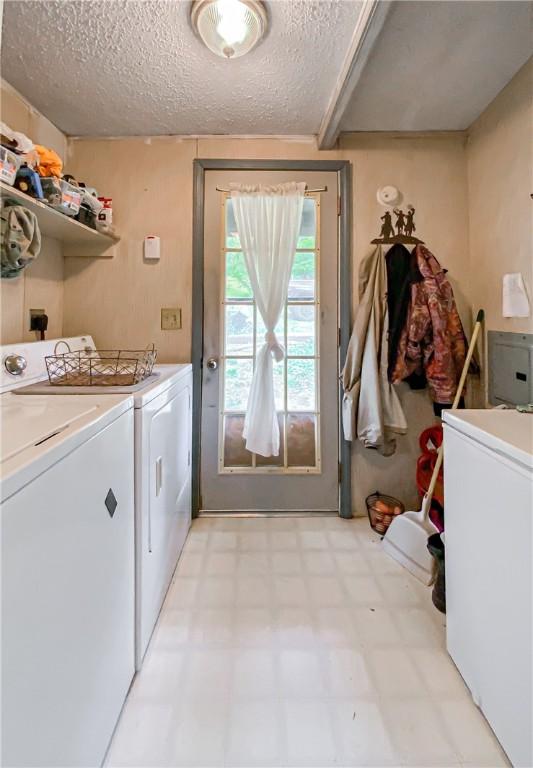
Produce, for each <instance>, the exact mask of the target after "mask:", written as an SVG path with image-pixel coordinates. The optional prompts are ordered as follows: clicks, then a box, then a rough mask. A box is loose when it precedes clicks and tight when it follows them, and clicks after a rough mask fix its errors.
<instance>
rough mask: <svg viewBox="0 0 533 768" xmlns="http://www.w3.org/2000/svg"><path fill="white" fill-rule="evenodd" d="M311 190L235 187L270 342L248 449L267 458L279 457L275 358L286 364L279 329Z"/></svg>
mask: <svg viewBox="0 0 533 768" xmlns="http://www.w3.org/2000/svg"><path fill="white" fill-rule="evenodd" d="M305 186H306V185H305V183H298V182H294V181H293V182H289V183H287V184H277V185H275V186H264V185H261V184H259V185H257V186H249V185H241V184H232V185H231V186H230V189H231V198H232V202H233V210H234V213H235V221H236V224H237V231H238V233H239V238H240V241H241V248H242V252H243V255H244V261H245V264H246V269H247V270H248V275H249V277H250V282H251V284H252V290H253V294H254V299H255V303H256V305H257V310H258V312H259V314H260V315H261V317H262V319H263V322H264V324H265V328H266V334H265V343H264V345H263V346H262V347H261V348H260V349H259V351H258V352H257V354H256V358H255V368H254V375H253V378H252V384H251V387H250V395H249V398H248V407H247V410H246V417H245V420H244V430H243V437H244V439H245V440H246V448H247V450H249V451H252V452H254V453H258V454H260V455H261V456H278V455H279V425H278V418H277V414H276V403H275V398H274V379H273V368H272V358H275V360H276V361H277V362H280V361H281V360H283V357H284V355H285V350H284V349H283V346H282V345H281V344H280V342H279V340H278V339H277V338H276V334H275V333H274V328H275V327H276V324H277V322H278V320H279V318H280V315H281V312H282V309H283V307H284V305H285V302H286V300H287V291H288V288H289V279H290V276H291V270H292V264H293V261H294V252H295V249H296V245H297V242H298V233H299V231H300V223H301V219H302V209H303V200H304V193H305Z"/></svg>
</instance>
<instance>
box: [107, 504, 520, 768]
mask: <svg viewBox="0 0 533 768" xmlns="http://www.w3.org/2000/svg"><path fill="white" fill-rule="evenodd" d="M106 765H107V766H109V768H111V767H112V766H113V767H115V766H116V767H117V768H118V766H132V767H133V766H142V767H143V768H152V767H154V768H155V766H169V767H170V766H172V767H176V768H178V766H180V767H183V766H186V767H187V768H195V767H196V768H215V767H216V768H218V766H227V767H229V766H231V767H233V768H252V767H255V766H264V767H266V768H274V766H300V767H301V768H312V766H321V767H322V768H326V767H327V766H341V768H349V767H350V766H354V767H355V766H421V767H422V766H423V767H424V768H426V767H428V766H442V768H448V767H451V766H471V767H472V768H489V767H491V766H506V765H509V763H508V762H507V760H506V758H505V755H504V753H503V752H502V750H501V748H500V746H499V745H498V742H497V741H496V739H495V737H494V735H493V734H492V731H491V730H490V728H489V726H488V725H487V723H486V721H485V719H484V718H483V716H482V715H481V713H480V712H479V710H478V709H477V708H476V707H475V705H474V704H473V702H472V699H471V697H470V694H469V692H468V690H467V688H466V686H465V685H464V683H463V681H462V678H461V676H460V675H459V673H458V671H457V670H456V668H455V666H454V664H453V663H452V661H451V659H450V658H449V656H448V654H447V652H446V647H445V620H444V617H443V616H442V615H441V614H440V613H438V612H437V611H436V610H435V608H434V607H433V605H432V603H431V597H430V590H429V589H427V588H426V587H424V586H423V585H422V584H420V583H419V582H418V581H417V580H416V579H414V578H413V577H412V576H411V575H410V574H409V573H408V572H406V571H405V570H404V569H403V568H401V567H400V566H399V565H398V564H397V563H396V562H394V561H393V560H391V559H390V558H389V557H388V556H387V555H386V554H384V553H383V551H382V549H381V544H380V539H379V537H378V536H376V535H375V534H374V533H373V532H372V531H371V530H370V527H369V525H368V521H367V520H366V519H356V520H353V521H346V520H341V519H340V518H336V517H313V518H287V517H280V518H246V519H243V518H229V517H226V518H224V517H220V518H200V519H198V520H196V521H195V522H194V523H193V526H192V528H191V531H190V533H189V537H188V539H187V542H186V544H185V548H184V550H183V553H182V556H181V558H180V561H179V564H178V567H177V570H176V573H175V575H174V579H173V581H172V584H171V587H170V589H169V592H168V595H167V598H166V600H165V604H164V606H163V610H162V612H161V615H160V617H159V621H158V623H157V626H156V629H155V632H154V635H153V637H152V641H151V643H150V647H149V649H148V652H147V655H146V657H145V660H144V664H143V668H142V670H141V672H140V673H139V674H138V675H137V677H136V678H135V680H134V682H133V685H132V688H131V690H130V693H129V696H128V699H127V701H126V704H125V706H124V710H123V713H122V716H121V719H120V721H119V724H118V726H117V729H116V732H115V736H114V739H113V741H112V744H111V747H110V750H109V752H108V756H107V761H106Z"/></svg>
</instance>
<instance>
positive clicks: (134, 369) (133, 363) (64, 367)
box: [45, 344, 157, 387]
mask: <svg viewBox="0 0 533 768" xmlns="http://www.w3.org/2000/svg"><path fill="white" fill-rule="evenodd" d="M156 357H157V350H156V349H155V347H154V345H153V344H152V346H151V347H150V348H149V349H142V350H131V349H94V350H90V351H87V350H75V351H71V350H70V349H69V351H68V352H64V353H63V354H56V355H48V356H47V357H46V358H45V360H46V369H47V371H48V379H49V381H50V384H53V385H54V386H60V387H96V386H98V387H117V386H121V387H127V386H131V385H132V384H138V383H139V382H140V381H143V380H144V379H146V378H147V377H148V376H150V374H151V373H152V369H153V367H154V363H155V360H156Z"/></svg>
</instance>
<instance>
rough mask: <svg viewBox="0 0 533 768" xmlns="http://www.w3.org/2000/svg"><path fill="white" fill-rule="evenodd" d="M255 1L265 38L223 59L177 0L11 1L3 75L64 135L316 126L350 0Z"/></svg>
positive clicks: (342, 47) (340, 51)
mask: <svg viewBox="0 0 533 768" xmlns="http://www.w3.org/2000/svg"><path fill="white" fill-rule="evenodd" d="M266 5H267V9H268V14H269V17H270V32H269V34H268V36H267V37H266V38H265V39H264V40H263V42H262V43H261V44H260V45H259V46H258V47H257V48H256V49H255V50H254V51H252V52H251V53H250V54H248V55H247V56H244V57H243V58H240V59H236V60H235V61H226V60H224V59H221V58H218V57H217V56H215V55H214V54H212V53H211V52H210V51H208V50H207V49H206V48H205V47H204V46H203V44H202V43H201V42H200V41H199V40H198V39H197V38H196V37H195V35H194V33H193V32H192V30H191V27H190V25H189V13H190V3H189V2H186V1H185V0H170V1H168V0H167V1H163V0H127V1H126V0H69V1H68V2H65V1H64V0H60V1H59V2H56V0H44V1H37V2H35V1H34V0H29V1H26V0H11V1H10V2H6V3H4V27H3V35H2V47H3V50H2V76H3V77H4V79H5V80H7V81H8V82H9V83H10V84H11V85H13V86H14V87H15V88H16V89H17V90H18V91H19V92H20V93H21V94H22V95H23V96H24V97H25V98H27V99H28V101H29V102H30V103H32V104H33V105H34V106H35V107H36V108H37V109H38V110H40V111H41V112H42V113H43V114H45V115H46V116H47V117H48V118H49V119H50V120H52V122H53V123H55V124H56V125H57V126H58V127H59V128H61V129H62V130H63V131H65V132H66V133H67V134H70V135H102V136H113V135H156V134H210V133H221V134H225V133H226V134H228V133H229V134H309V133H316V132H317V131H318V128H319V125H320V121H321V119H322V116H323V114H324V112H325V110H326V107H327V104H328V100H329V97H330V95H331V93H332V91H333V89H334V86H335V82H336V79H337V76H338V73H339V71H340V69H341V67H342V63H343V61H344V57H345V55H346V52H347V49H348V47H349V43H350V39H351V36H352V34H353V30H354V27H355V24H356V21H357V18H358V15H359V13H360V9H361V3H360V2H356V0H274V1H273V2H268V3H267V4H266Z"/></svg>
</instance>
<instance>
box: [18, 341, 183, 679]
mask: <svg viewBox="0 0 533 768" xmlns="http://www.w3.org/2000/svg"><path fill="white" fill-rule="evenodd" d="M30 346H31V348H32V350H33V351H34V352H35V350H36V349H39V350H40V359H41V363H40V365H39V364H37V365H33V367H31V366H28V367H26V368H25V369H24V370H23V372H22V373H21V374H20V375H19V377H18V378H19V384H20V385H21V386H18V387H17V388H16V390H15V391H16V394H17V395H61V396H62V397H65V396H66V395H65V392H66V391H67V390H68V392H69V394H70V395H72V396H74V395H75V396H84V397H93V396H94V397H97V396H100V395H102V394H109V393H110V392H114V393H117V394H122V395H131V396H132V397H133V403H134V413H135V416H134V422H135V429H134V431H135V459H134V474H135V554H136V557H135V572H136V582H135V583H136V589H135V665H136V669H137V670H139V669H140V668H141V665H142V660H143V658H144V655H145V653H146V649H147V647H148V643H149V642H150V638H151V636H152V632H153V630H154V627H155V624H156V621H157V617H158V616H159V612H160V610H161V606H162V604H163V600H164V598H165V595H166V592H167V590H168V587H169V585H170V581H171V579H172V575H173V573H174V570H175V568H176V564H177V562H178V559H179V556H180V553H181V550H182V548H183V544H184V542H185V539H186V537H187V534H188V531H189V528H190V525H191V435H192V366H191V365H190V364H163V365H155V366H154V368H153V372H152V374H151V375H150V376H149V377H148V378H146V379H145V380H144V381H142V382H140V383H138V384H134V385H132V386H105V387H101V386H89V387H86V386H84V387H68V388H67V387H64V386H54V385H52V384H50V382H49V381H48V377H47V373H46V365H45V362H44V358H45V356H46V355H52V354H54V350H57V351H61V352H64V351H65V350H66V349H70V350H72V351H78V350H79V351H81V352H82V353H83V352H85V353H92V352H93V351H94V349H95V344H94V341H93V339H92V337H91V336H90V335H85V336H79V337H74V338H67V339H54V340H52V341H46V342H35V343H34V344H32V345H30ZM8 351H9V348H8ZM12 351H13V350H12Z"/></svg>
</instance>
